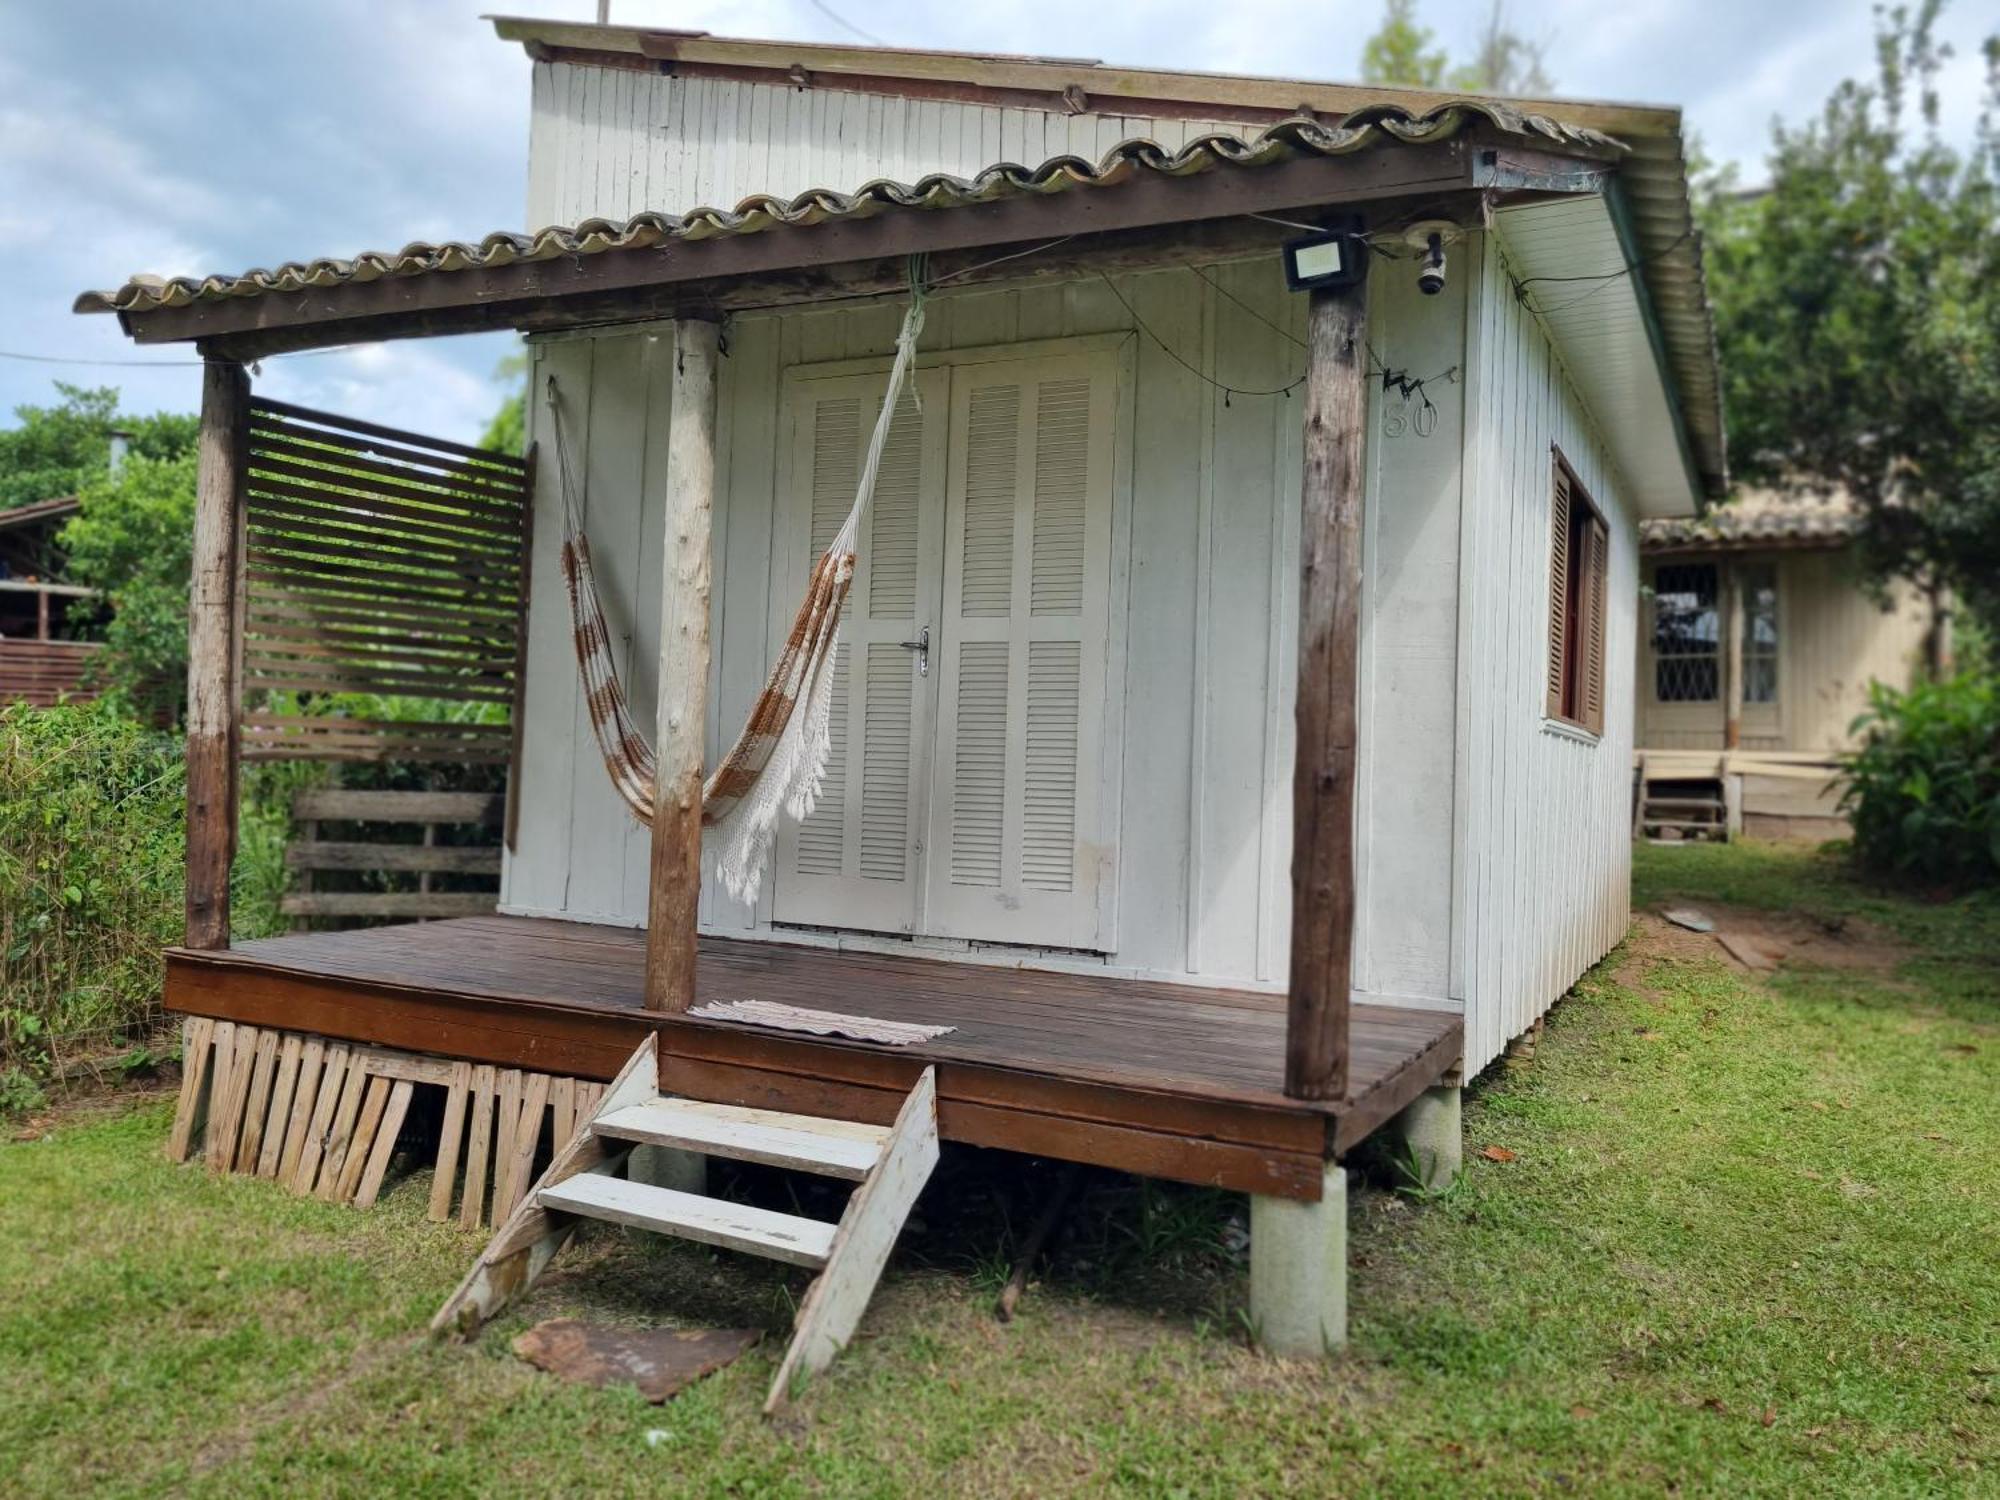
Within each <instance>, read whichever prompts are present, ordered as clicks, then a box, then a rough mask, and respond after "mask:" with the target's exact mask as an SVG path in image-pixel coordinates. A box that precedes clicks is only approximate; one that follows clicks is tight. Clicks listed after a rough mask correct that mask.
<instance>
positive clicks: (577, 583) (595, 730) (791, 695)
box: [545, 256, 924, 903]
mask: <svg viewBox="0 0 2000 1500" xmlns="http://www.w3.org/2000/svg"><path fill="white" fill-rule="evenodd" d="M923 276H924V263H923V257H921V256H913V257H911V262H910V303H909V307H908V309H907V310H906V311H905V312H904V314H903V327H902V331H901V332H899V333H898V334H897V335H896V358H895V362H894V363H893V364H892V365H891V366H890V370H889V388H888V390H887V391H886V392H884V393H883V397H882V410H881V412H880V413H879V414H878V415H877V416H876V418H875V430H874V432H873V434H872V435H871V436H870V438H869V440H868V451H867V456H866V458H865V459H864V460H863V462H862V466H861V473H860V476H859V479H858V481H857V483H856V485H855V491H854V504H853V506H852V507H851V508H850V509H849V511H848V513H847V519H846V520H845V521H843V522H842V523H841V526H840V529H839V530H838V531H837V532H835V533H834V536H833V540H832V541H831V542H830V543H829V544H828V545H827V548H826V550H825V551H824V552H823V553H821V554H820V556H819V559H818V560H817V561H816V562H815V563H814V564H813V569H812V576H811V577H810V578H809V579H808V580H807V583H806V594H805V598H804V600H803V601H802V602H801V603H800V605H799V611H798V614H797V616H796V617H795V618H794V619H793V621H792V628H791V631H790V633H789V634H788V635H787V636H786V638H785V644H784V647H783V649H782V650H780V651H779V653H778V659H777V661H776V662H775V663H773V665H772V667H771V675H770V677H769V679H768V680H767V681H766V682H765V684H764V689H763V691H762V692H761V693H759V694H758V696H757V702H756V704H755V706H754V707H753V708H752V709H751V710H750V717H749V719H748V721H747V722H746V723H745V724H744V726H743V729H742V732H741V733H740V734H739V735H738V736H737V738H736V742H735V744H733V745H731V746H730V748H729V751H728V753H727V754H726V755H724V756H723V757H722V763H721V764H720V765H719V766H717V767H716V769H715V770H714V772H713V773H712V774H711V775H710V776H709V778H708V780H707V781H706V782H705V783H704V784H703V787H702V822H703V824H704V825H705V826H707V827H709V828H712V829H714V830H715V837H714V838H713V839H712V840H711V848H712V849H713V850H714V854H715V870H716V874H717V876H718V877H719V878H720V879H721V881H722V885H723V889H724V890H726V891H728V892H729V894H730V895H731V896H733V897H734V898H735V899H737V900H738V901H742V902H746V903H748V902H754V901H755V900H756V899H757V893H758V890H759V889H760V887H761V886H762V883H763V876H764V867H765V865H766V863H767V862H768V860H769V858H770V852H771V845H772V841H773V839H774V838H775V837H776V834H777V827H778V818H779V816H780V814H781V813H782V814H783V815H785V816H788V817H791V818H793V819H795V820H802V819H804V818H806V817H808V816H810V815H811V813H812V810H813V807H814V805H815V804H816V803H817V802H818V800H819V791H820V783H821V781H822V779H823V778H824V777H825V774H826V762H827V756H828V754H829V753H830V751H831V749H832V743H833V740H832V725H833V684H834V658H835V655H836V653H837V651H838V650H839V637H840V619H841V611H842V610H843V609H844V608H845V606H846V603H847V594H848V590H849V589H850V588H851V587H852V586H853V583H854V563H855V552H856V549H857V546H858V544H859V539H860V536H861V522H862V518H863V517H864V516H865V515H866V514H867V510H868V503H869V501H870V500H872V499H873V498H874V494H875V478H876V474H877V473H878V471H879V470H880V469H881V466H882V450H883V447H884V445H885V444H886V443H887V442H888V440H889V428H890V426H891V424H892V422H893V421H894V419H895V414H896V404H897V402H898V401H899V400H900V399H901V397H902V393H903V389H904V387H905V386H906V385H908V384H909V378H910V370H911V367H912V365H913V364H914V363H915V360H916V349H917V338H918V336H919V335H920V334H921V333H922V332H923V326H924V286H923ZM545 399H546V400H547V403H548V408H549V415H550V425H551V427H552V428H553V429H554V434H555V448H556V467H557V470H558V474H559V477H560V485H559V487H560V489H561V492H562V513H563V545H562V572H563V583H564V584H565V585H566V586H567V588H568V590H569V601H570V616H571V620H572V624H573V636H574V640H575V643H576V665H577V671H578V673H579V674H580V676H581V677H582V679H583V690H584V701H585V703H586V704H587V706H588V708H589V711H590V727H591V732H592V734H593V735H594V736H595V738H596V740H597V748H598V751H599V753H600V755H601V756H602V757H603V760H604V769H605V771H606V773H607V774H608V775H609V776H610V778H611V785H612V788H613V790H615V791H616V792H617V793H618V796H619V799H620V800H621V801H623V802H624V804H625V805H626V806H627V807H628V808H630V809H631V811H632V815H633V816H634V817H636V818H637V819H638V820H639V821H640V822H641V823H643V824H646V825H648V826H650V825H651V823H652V820H653V802H654V797H655V789H656V786H657V777H658V762H657V759H656V758H655V755H654V752H653V746H652V745H651V743H650V742H649V741H648V740H647V738H646V736H645V735H644V734H643V733H642V732H641V731H640V729H639V726H638V725H637V724H636V723H635V722H633V719H632V711H631V703H630V699H629V698H628V697H627V695H626V692H625V684H624V682H623V681H622V680H621V679H620V677H619V675H618V664H617V662H616V661H615V660H614V659H613V657H612V654H611V631H610V627H609V626H608V625H607V624H606V623H605V619H604V604H603V599H602V597H601V595H600V593H599V591H598V587H597V575H596V571H595V569H594V568H593V567H592V565H591V560H590V538H589V536H588V535H587V534H586V533H585V530H584V518H583V508H582V505H581V502H580V501H579V499H578V496H579V494H580V493H581V486H580V485H579V484H578V482H577V477H576V471H575V468H574V465H573V462H572V458H571V454H570V448H569V438H568V433H567V430H566V427H565V424H564V419H563V411H562V402H561V401H560V399H559V398H558V394H557V389H556V381H555V377H554V376H550V377H549V381H548V385H547V388H546V392H545Z"/></svg>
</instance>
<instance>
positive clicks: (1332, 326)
mask: <svg viewBox="0 0 2000 1500" xmlns="http://www.w3.org/2000/svg"><path fill="white" fill-rule="evenodd" d="M1367 297H1368V292H1367V288H1366V286H1365V285H1363V286H1357V287H1352V288H1347V289H1343V290H1339V291H1316V292H1314V293H1313V294H1312V307H1311V313H1310V318H1309V323H1308V328H1307V335H1306V383H1305V413H1304V415H1305V483H1304V494H1303V497H1302V511H1303V515H1302V519H1301V524H1300V527H1299V568H1300V573H1299V683H1298V697H1297V701H1296V704H1295V705H1294V710H1293V712H1294V717H1295V720H1296V723H1297V728H1298V746H1297V752H1296V757H1295V759H1294V762H1293V769H1292V964H1291V992H1290V997H1289V1002H1288V1005H1287V1011H1286V1017H1285V1092H1286V1093H1287V1094H1289V1095H1291V1096H1292V1097H1293V1098H1295V1099H1339V1098H1341V1097H1342V1096H1344V1095H1345V1094H1346V1092H1347V1054H1348V1046H1347V1011H1348V995H1349V989H1350V987H1351V984H1352V970H1353V952H1354V742H1355V710H1354V689H1355V678H1356V673H1357V661H1358V651H1357V647H1358V644H1359V636H1360V628H1361V502H1362V496H1361V483H1362V468H1361V460H1362V452H1363V446H1364V438H1365V434H1364V432H1363V424H1364V423H1365V421H1366V419H1367V410H1368V399H1367V377H1368V360H1367V325H1368V304H1367Z"/></svg>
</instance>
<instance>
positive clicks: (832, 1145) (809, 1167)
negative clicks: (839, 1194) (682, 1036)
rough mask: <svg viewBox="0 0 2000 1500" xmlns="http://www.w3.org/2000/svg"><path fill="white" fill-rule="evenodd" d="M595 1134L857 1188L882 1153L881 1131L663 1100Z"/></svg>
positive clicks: (607, 1118)
mask: <svg viewBox="0 0 2000 1500" xmlns="http://www.w3.org/2000/svg"><path fill="white" fill-rule="evenodd" d="M591 1129H592V1130H593V1131H595V1132H596V1133H597V1134H598V1135H604V1136H610V1137H612V1138H614V1139H616V1140H625V1141H641V1142H644V1143H646V1144H649V1145H655V1146H670V1147H676V1148H679V1149H682V1150H688V1151H698V1152H701V1153H702V1154H703V1155H707V1156H726V1157H728V1158H730V1159H731V1160H733V1161H751V1162H760V1163H762V1164H764V1165H765V1166H772V1167H790V1168H795V1169H797V1170H800V1171H806V1172H817V1173H820V1174H821V1175H823V1176H827V1177H841V1178H846V1179H848V1180H849V1181H853V1182H859V1181H860V1180H861V1179H862V1178H864V1177H866V1176H867V1175H868V1173H869V1171H870V1169H871V1168H873V1167H874V1165H875V1163H876V1161H877V1160H878V1159H879V1158H880V1156H881V1154H882V1143H883V1142H884V1141H886V1140H887V1139H888V1137H889V1130H888V1127H887V1126H884V1125H863V1124H860V1123H858V1122H856V1121H852V1120H830V1119H822V1118H820V1117H817V1116H814V1115H794V1114H784V1113H781V1112H779V1111H777V1110H769V1109H747V1108H743V1107H741V1106H738V1105H732V1104H709V1103H705V1102H703V1101H701V1100H697V1099H673V1098H659V1099H649V1100H647V1101H646V1102H645V1103H643V1104H629V1105H627V1106H625V1108H623V1109H619V1110H614V1111H613V1112H612V1113H610V1114H608V1115H604V1116H601V1117H600V1118H598V1119H597V1120H596V1121H594V1122H593V1123H592V1125H591Z"/></svg>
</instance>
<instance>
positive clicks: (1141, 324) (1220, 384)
mask: <svg viewBox="0 0 2000 1500" xmlns="http://www.w3.org/2000/svg"><path fill="white" fill-rule="evenodd" d="M1097 279H1098V280H1099V281H1101V282H1103V283H1104V286H1105V290H1107V291H1108V292H1110V293H1111V295H1112V296H1113V297H1115V298H1117V299H1118V305H1119V306H1120V307H1122V308H1124V309H1125V311H1126V313H1127V315H1129V316H1130V317H1131V319H1132V323H1133V325H1134V326H1135V327H1136V328H1137V329H1138V330H1139V331H1140V332H1141V333H1143V334H1145V335H1146V337H1147V338H1149V339H1151V340H1152V341H1153V342H1154V343H1155V344H1156V345H1158V346H1159V350H1160V352H1161V353H1162V354H1164V355H1166V356H1167V358H1168V359H1171V360H1172V361H1173V362H1174V363H1175V364H1177V365H1179V366H1180V367H1181V368H1182V369H1183V370H1186V371H1187V372H1188V374H1190V375H1192V376H1194V378H1195V379H1196V380H1199V381H1201V382H1202V383H1203V384H1205V385H1210V386H1213V387H1214V388H1215V389H1216V390H1218V391H1221V392H1222V401H1223V404H1224V405H1225V406H1226V405H1228V404H1229V398H1230V397H1231V396H1290V395H1291V394H1292V392H1293V391H1295V390H1297V389H1298V388H1299V387H1300V386H1302V385H1304V384H1305V383H1306V378H1305V376H1303V375H1301V376H1299V378H1298V379H1297V380H1294V381H1293V382H1292V383H1291V384H1290V385H1280V386H1273V387H1272V388H1271V389H1270V390H1267V391H1265V390H1259V391H1252V390H1245V389H1244V388H1243V387H1241V386H1235V385H1230V384H1228V383H1227V382H1225V381H1221V380H1217V379H1216V378H1215V377H1214V376H1212V375H1210V374H1209V373H1208V372H1207V371H1205V370H1203V369H1201V368H1199V367H1198V366H1196V365H1194V364H1192V363H1190V362H1189V361H1188V360H1186V359H1184V358H1182V357H1181V353H1180V351H1179V350H1178V349H1176V348H1174V346H1173V345H1172V344H1169V343H1168V342H1167V341H1166V340H1165V339H1163V338H1161V337H1160V336H1159V335H1158V334H1157V333H1155V332H1153V330H1152V327H1151V325H1150V324H1148V323H1147V322H1146V320H1145V319H1144V318H1142V317H1140V316H1139V311H1138V309H1137V308H1135V307H1133V306H1132V304H1131V303H1130V302H1128V301H1126V300H1125V294H1124V293H1123V292H1121V291H1119V290H1118V288H1117V287H1116V286H1115V285H1114V284H1113V283H1112V280H1111V278H1110V277H1109V276H1106V275H1105V274H1104V273H1103V272H1102V271H1099V272H1098V273H1097Z"/></svg>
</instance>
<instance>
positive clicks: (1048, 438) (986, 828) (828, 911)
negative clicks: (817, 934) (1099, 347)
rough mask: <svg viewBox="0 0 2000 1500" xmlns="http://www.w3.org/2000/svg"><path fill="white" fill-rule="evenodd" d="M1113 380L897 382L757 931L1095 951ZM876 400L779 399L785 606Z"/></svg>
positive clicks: (844, 386) (826, 388)
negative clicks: (810, 755) (835, 646)
mask: <svg viewBox="0 0 2000 1500" xmlns="http://www.w3.org/2000/svg"><path fill="white" fill-rule="evenodd" d="M1116 380H1117V366H1116V363H1115V360H1114V359H1113V358H1112V357H1110V356H1108V355H1098V354H1089V355H1075V356H1059V357H1053V358H1040V359H1032V360H1008V361H998V362H992V363H981V364H968V365H961V366H958V367H955V368H951V369H935V370H926V371H922V372H920V374H919V377H918V393H919V394H920V395H921V409H920V408H919V403H918V401H917V400H916V399H914V398H913V397H910V396H906V397H905V398H904V400H903V402H902V404H901V406H900V407H899V409H898V412H897V417H896V422H895V425H894V426H893V427H892V429H891V432H890V439H889V443H888V446H887V448H886V450H885V452H884V455H883V462H882V468H881V473H880V478H879V480H878V482H877V486H876V492H875V499H874V503H873V505H872V507H871V510H870V514H869V517H868V520H867V523H866V525H865V526H864V528H863V536H862V545H861V549H860V554H859V557H858V559H857V569H856V574H855V585H854V592H853V594H852V596H851V598H850V602H849V606H848V612H847V617H846V623H845V624H844V625H843V627H842V631H841V649H840V654H839V657H838V658H837V663H836V667H835V672H836V679H835V699H834V710H833V716H834V722H833V735H832V740H833V748H832V754H831V756H830V757H829V761H828V765H827V771H826V776H825V779H824V782H823V785H822V794H821V798H820V801H819V804H818V805H817V806H816V807H815V808H814V810H813V812H812V813H811V814H810V815H809V816H808V817H807V818H805V819H804V820H803V821H802V822H800V823H797V824H792V823H790V822H789V821H788V822H787V823H785V824H784V825H782V826H781V831H780V835H779V843H778V849H777V867H778V868H777V880H776V884H775V895H774V907H773V916H774V917H775V919H776V920H778V921H780V922H785V923H798V924H810V925H815V926H830V927H840V928H849V929H854V930H860V931H874V932H889V933H899V934H906V933H914V934H923V935H927V936H935V937H944V938H959V939H966V940H971V941H986V942H1003V943H1019V944H1025V945H1032V946H1039V947H1062V948H1085V949H1088V948H1101V947H1108V946H1110V940H1111V934H1110V933H1109V931H1108V930H1107V928H1106V926H1105V924H1104V922H1103V920H1102V917H1101V911H1102V907H1103V905H1104V903H1101V902H1100V900H1099V895H1100V889H1099V887H1100V883H1101V882H1102V881H1103V880H1104V879H1107V878H1108V872H1109V871H1110V870H1111V869H1112V867H1113V862H1114V861H1113V856H1114V850H1113V849H1112V847H1111V835H1110V833H1109V831H1108V829H1109V819H1108V818H1107V817H1106V813H1107V812H1108V809H1107V808H1105V807H1104V806H1102V805H1101V804H1102V802H1103V789H1102V766H1101V757H1102V751H1103V725H1104V700H1105V692H1106V680H1107V660H1106V656H1107V636H1108V630H1109V618H1108V615H1109V611H1108V599H1109V592H1110V575H1111V558H1110V552H1111V547H1110V542H1111V495H1112V471H1113V453H1112V443H1113V437H1114V413H1115V395H1116ZM882 389H883V380H882V377H880V376H860V377H857V376H829V377H813V376H811V375H810V374H805V375H801V376H798V377H796V378H794V379H793V381H792V382H791V383H790V388H789V394H790V399H789V400H788V403H787V407H788V411H789V417H790V427H791V435H790V443H791V449H790V455H791V462H790V465H789V468H788V471H787V475H786V479H785V496H784V498H785V500H786V502H787V504H786V505H785V507H784V512H783V514H781V524H783V525H784V526H786V527H787V529H788V533H789V536H790V539H791V542H792V545H791V546H790V548H789V549H788V550H789V554H790V557H791V561H792V564H793V565H792V567H791V568H790V569H789V577H788V578H787V579H785V580H784V583H785V586H786V592H787V595H788V597H793V598H795V597H796V596H797V592H798V589H799V587H800V586H802V584H803V580H804V577H805V568H806V566H807V565H808V564H809V560H810V559H811V558H812V557H814V556H816V555H817V554H818V552H819V551H820V549H822V548H823V547H824V546H825V544H826V542H827V541H828V540H829V539H830V538H831V537H832V535H833V532H834V530H835V528H836V527H838V525H839V524H840V521H841V519H842V518H843V517H844V516H845V514H846V511H847V507H848V505H849V504H850V502H851V500H852V497H853V492H854V485H855V482H856V479H857V476H858V473H859V467H860V463H861V460H862V457H863V455H864V454H865V451H866V447H867V441H868V435H869V430H870V427H871V425H872V423H873V421H874V418H875V413H876V411H877V410H878V408H879V404H880V401H881V397H882ZM913 643H914V644H913ZM926 643H927V644H928V650H927V651H926V650H924V649H923V647H924V645H925V644H926Z"/></svg>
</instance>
